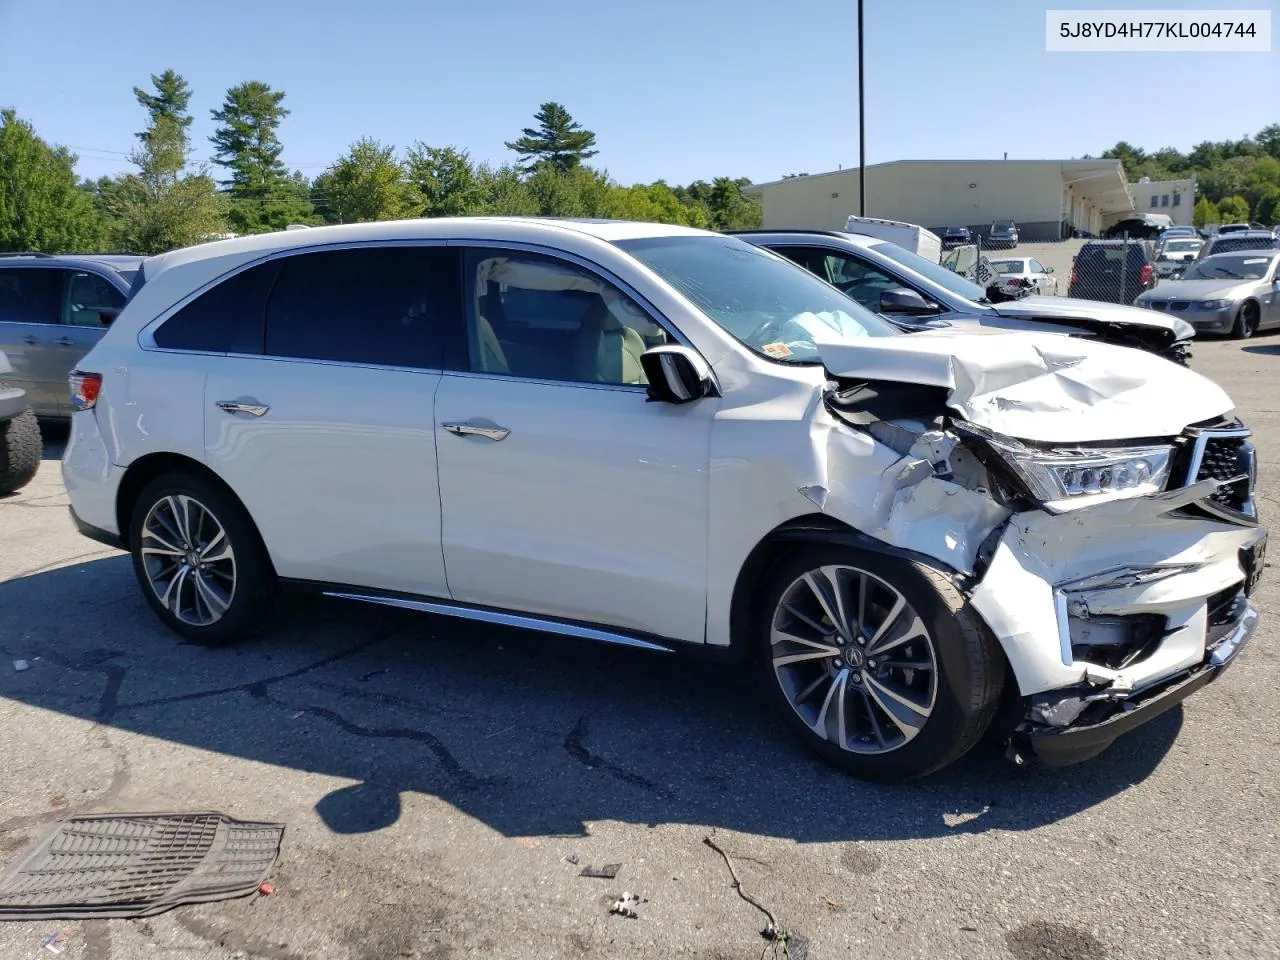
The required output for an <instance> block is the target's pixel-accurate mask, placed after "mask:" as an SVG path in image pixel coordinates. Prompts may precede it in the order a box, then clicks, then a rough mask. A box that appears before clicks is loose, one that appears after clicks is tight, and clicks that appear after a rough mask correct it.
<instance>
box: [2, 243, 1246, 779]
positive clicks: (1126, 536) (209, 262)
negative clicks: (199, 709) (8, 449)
mask: <svg viewBox="0 0 1280 960" xmlns="http://www.w3.org/2000/svg"><path fill="white" fill-rule="evenodd" d="M1028 266H1029V264H1028ZM0 269H3V268H0ZM815 274H816V276H815ZM102 309H104V310H114V309H115V308H102ZM104 316H105V314H104ZM108 319H110V320H111V322H110V324H109V325H106V326H104V327H102V330H101V332H100V333H99V337H100V339H99V340H98V342H97V344H96V345H95V346H93V347H92V349H90V350H89V351H88V353H87V355H85V356H84V357H83V358H82V359H81V360H80V361H79V363H78V365H77V367H76V369H75V370H74V371H72V372H71V374H70V377H69V388H70V396H71V406H72V408H73V413H72V415H71V417H72V426H71V431H70V440H69V443H68V446H67V449H66V453H65V456H64V459H63V476H64V480H65V483H66V487H67V490H68V493H69V496H70V500H71V510H72V517H73V519H74V521H75V523H76V525H77V527H78V528H79V529H80V531H81V532H82V533H83V534H85V535H86V536H88V537H91V538H93V539H96V540H99V541H101V542H104V543H109V544H112V545H115V546H120V547H123V548H125V549H127V550H128V551H129V552H130V553H131V555H132V562H133V568H134V571H135V574H136V576H137V579H138V582H139V587H140V589H141V591H142V593H143V595H144V597H145V598H146V600H147V603H148V604H149V605H150V606H151V607H152V609H153V610H154V611H155V613H156V615H157V616H158V617H159V618H160V619H161V620H162V621H163V622H164V623H165V624H167V625H168V626H169V627H170V628H171V629H172V630H173V631H174V632H176V633H178V634H180V635H182V636H183V637H185V638H187V639H188V640H190V641H193V642H197V643H210V644H217V643H230V642H235V641H238V640H241V639H244V638H245V637H247V636H249V635H251V634H252V633H253V632H254V631H255V630H256V629H257V628H258V627H260V626H261V625H262V624H263V623H264V622H265V620H266V618H267V616H268V614H269V612H270V611H271V609H272V607H273V603H274V600H275V598H276V596H277V594H278V593H279V591H280V590H281V589H282V588H285V587H292V588H300V589H310V590H314V591H318V592H321V593H325V594H328V595H330V596H334V597H340V598H344V599H347V600H350V601H353V602H367V603H375V604H384V605H392V606H396V607H401V608H404V609H409V610H418V611H425V612H430V613H435V614H444V615H450V616H455V617H460V618H464V619H470V620H477V621H481V622H486V623H496V624H504V625H508V626H514V627H521V628H527V629H539V630H547V631H553V632H558V633H561V634H565V635H568V636H571V637H576V638H579V639H589V640H596V641H603V642H611V643H620V644H626V645H630V646H635V647H641V648H644V649H649V650H653V651H659V652H661V651H672V650H676V649H681V648H689V647H703V648H710V649H713V650H720V651H723V652H727V653H729V654H730V655H732V656H734V657H737V658H741V659H743V660H745V661H746V662H748V663H750V664H751V665H752V667H753V669H754V670H755V671H756V674H757V676H758V678H759V681H760V683H761V688H762V691H763V694H764V697H765V699H766V700H767V701H768V702H769V703H770V704H771V705H772V706H773V707H774V708H775V709H776V712H777V714H778V716H779V717H780V718H781V720H782V722H783V723H784V724H785V725H786V726H787V728H788V729H790V730H791V731H792V732H793V733H794V734H795V736H796V737H797V738H798V739H799V740H800V741H801V742H802V743H803V744H804V745H805V746H806V747H807V748H808V749H810V750H812V751H813V752H814V753H815V754H816V755H818V756H820V757H822V758H823V759H825V760H826V761H828V762H831V763H833V764H835V765H837V766H839V767H841V768H843V769H845V770H847V771H849V772H851V773H854V774H856V775H859V776H865V777H870V778H878V779H901V778H904V777H912V776H920V775H923V774H926V773H929V772H931V771H934V770H937V769H939V768H941V767H943V766H946V765H947V764H949V763H951V762H953V761H954V760H956V759H957V758H959V757H960V756H962V755H963V754H964V753H965V752H966V751H967V750H969V749H970V748H971V747H972V746H973V745H974V744H975V743H976V742H977V741H978V740H979V739H980V738H982V737H983V736H984V735H987V734H991V735H993V736H996V737H997V738H998V739H1000V740H1001V741H1002V742H1004V743H1005V744H1006V745H1007V749H1008V752H1009V755H1010V756H1011V757H1012V758H1014V759H1016V760H1018V761H1019V762H1023V763H1027V762H1033V761H1040V762H1044V763H1051V764H1052V763H1070V762H1077V761H1079V760H1082V759H1085V758H1087V757H1089V756H1092V755H1094V754H1096V753H1098V752H1099V751H1101V750H1103V749H1105V748H1106V746H1107V745H1108V744H1110V743H1111V742H1112V741H1113V740H1114V739H1115V738H1116V737H1117V736H1119V735H1121V734H1122V733H1123V732H1125V731H1127V730H1129V729H1132V728H1133V727H1135V726H1137V725H1139V724H1141V723H1143V722H1144V721H1146V720H1147V719H1149V718H1151V717H1153V716H1155V715H1157V714H1158V713H1160V712H1162V711H1163V710H1165V709H1167V708H1168V707H1169V706H1171V705H1172V704H1174V703H1176V702H1178V701H1180V700H1181V699H1182V698H1184V697H1185V696H1187V695H1188V694H1189V693H1191V692H1192V691H1193V690H1194V689H1196V688H1198V687H1199V686H1202V685H1204V684H1206V683H1208V682H1210V681H1212V680H1214V679H1215V678H1216V677H1218V676H1219V675H1220V674H1221V672H1222V670H1223V669H1224V668H1225V667H1226V666H1228V665H1230V664H1231V663H1232V662H1233V661H1234V659H1235V657H1236V656H1237V655H1238V653H1239V651H1240V649H1241V648H1242V647H1243V646H1244V645H1245V644H1246V643H1247V642H1248V640H1249V639H1250V637H1251V636H1252V634H1253V632H1254V630H1255V628H1256V623H1257V612H1256V610H1255V608H1254V606H1253V602H1252V600H1251V595H1252V593H1253V591H1254V588H1255V586H1256V583H1257V578H1258V576H1259V575H1260V573H1261V570H1262V568H1263V557H1264V549H1265V543H1266V532H1265V531H1264V530H1262V529H1261V528H1260V527H1259V526H1258V525H1257V522H1256V510H1255V508H1254V494H1255V491H1254V480H1253V477H1254V475H1255V472H1254V470H1253V468H1252V464H1253V456H1254V454H1253V448H1252V446H1251V445H1250V444H1249V441H1248V436H1249V432H1248V430H1247V428H1245V427H1244V426H1243V425H1242V424H1240V423H1239V422H1238V421H1237V420H1234V419H1233V414H1232V404H1231V401H1230V399H1229V398H1228V397H1227V395H1226V394H1225V393H1224V392H1223V391H1222V390H1221V389H1220V388H1218V387H1217V386H1216V385H1214V384H1213V383H1211V382H1209V381H1208V380H1206V379H1204V378H1203V377H1201V376H1199V375H1198V374H1196V373H1194V372H1192V371H1191V370H1188V369H1186V368H1185V367H1180V366H1178V365H1176V364H1172V363H1168V362H1166V360H1165V359H1163V358H1162V356H1169V355H1171V354H1176V352H1177V350H1178V348H1179V347H1182V348H1185V343H1186V339H1187V336H1188V335H1189V332H1191V328H1190V327H1189V325H1187V324H1186V323H1184V322H1183V321H1182V320H1181V319H1179V318H1178V317H1176V316H1174V315H1173V314H1172V313H1170V312H1167V311H1157V310H1138V309H1135V308H1132V307H1127V306H1122V305H1118V304H1106V303H1098V304H1086V303H1082V302H1072V301H1068V300H1063V299H1060V298H1044V297H1037V296H1029V297H1025V298H1021V299H1019V300H1016V301H1012V302H1009V303H1005V304H995V305H993V304H990V303H987V302H984V291H983V289H982V288H981V287H979V286H977V285H974V284H971V283H968V282H967V281H965V280H964V279H963V278H961V277H959V276H957V275H956V274H954V273H951V272H950V271H948V270H946V269H945V268H944V267H941V266H940V265H938V264H937V263H932V262H930V261H929V260H928V259H927V258H924V257H920V256H918V255H916V254H913V253H911V252H910V251H907V250H905V249H903V248H901V247H898V246H896V245H895V244H893V243H890V242H887V241H884V240H882V239H877V238H873V237H859V236H855V235H851V234H847V233H815V232H810V231H773V232H764V231H757V232H749V233H740V234H735V235H724V234H716V233H709V232H705V231H699V230H693V229H688V228H681V227H675V226H670V225H662V224H647V223H646V224H638V223H622V222H614V221H579V220H542V219H537V218H460V219H450V218H441V219H432V220H411V221H391V222H379V223H367V224H355V225H347V226H339V227H323V228H316V229H312V230H299V231H290V232H284V231H281V232H279V233H272V234H265V235H260V236H254V237H245V238H239V239H235V240H227V241H220V242H216V243H210V244H203V245H201V246H198V247H192V248H188V249H184V250H178V251H174V252H172V253H169V254H165V255H162V256H159V257H153V258H148V259H146V260H144V261H141V263H140V264H139V265H138V266H137V269H136V276H135V277H134V278H133V281H132V283H131V284H130V293H129V295H128V297H127V300H126V302H125V304H124V306H123V309H121V310H120V311H119V313H118V315H115V316H113V317H110V318H108ZM1107 341H1110V342H1107ZM1122 344H1132V345H1135V346H1140V347H1144V348H1145V349H1139V350H1133V349H1128V348H1127V347H1126V346H1123V345H1122ZM1187 558H1191V559H1190V560H1188V559H1187ZM1175 561H1176V562H1175ZM1157 581H1158V584H1159V590H1158V591H1152V590H1151V589H1150V585H1151V584H1152V583H1155V582H1157Z"/></svg>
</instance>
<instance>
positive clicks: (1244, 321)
mask: <svg viewBox="0 0 1280 960" xmlns="http://www.w3.org/2000/svg"><path fill="white" fill-rule="evenodd" d="M1257 329H1258V305H1257V304H1256V303H1245V304H1241V306H1240V311H1239V312H1238V313H1237V314H1236V322H1235V325H1234V326H1232V328H1231V337H1232V339H1233V340H1248V339H1249V338H1250V337H1252V336H1253V335H1254V333H1255V332H1256V331H1257Z"/></svg>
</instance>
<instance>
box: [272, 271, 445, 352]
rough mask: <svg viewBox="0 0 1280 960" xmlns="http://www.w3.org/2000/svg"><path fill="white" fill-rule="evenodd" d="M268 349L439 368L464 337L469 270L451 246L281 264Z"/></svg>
mask: <svg viewBox="0 0 1280 960" xmlns="http://www.w3.org/2000/svg"><path fill="white" fill-rule="evenodd" d="M281 263H282V264H283V266H282V267H281V270H280V276H279V279H278V280H277V281H276V283H275V287H274V288H273V289H272V291H271V297H270V300H269V302H268V304H267V323H266V341H265V346H264V352H265V353H267V354H269V355H271V356H276V357H291V358H297V359H306V360H331V361H337V362H346V363H372V364H381V365H385V366H397V367H418V368H439V367H441V366H442V365H443V351H444V343H445V339H446V338H447V337H449V336H453V335H460V333H461V331H462V329H463V325H462V297H461V284H462V271H461V267H460V260H459V253H458V251H457V250H456V249H449V248H446V247H429V246H407V247H365V248H360V249H354V250H325V251H320V252H316V253H304V254H299V255H297V256H293V257H289V258H288V259H285V260H283V261H281Z"/></svg>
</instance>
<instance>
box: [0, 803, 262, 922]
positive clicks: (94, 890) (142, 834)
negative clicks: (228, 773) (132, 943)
mask: <svg viewBox="0 0 1280 960" xmlns="http://www.w3.org/2000/svg"><path fill="white" fill-rule="evenodd" d="M283 837H284V826H283V825H281V824H272V823H245V822H241V821H237V820H233V819H232V818H230V817H227V816H225V815H223V814H220V813H170V814H126V815H102V816H89V817H78V818H75V819H71V820H66V821H63V822H62V823H59V824H57V825H56V826H55V827H54V828H53V829H52V830H51V831H50V832H49V833H48V834H46V836H45V837H43V838H42V839H41V840H40V841H39V842H38V843H36V844H35V845H33V846H32V847H31V848H30V849H29V850H28V851H27V852H26V853H25V854H24V855H23V856H21V857H20V859H19V860H17V861H16V862H15V863H14V864H13V865H12V866H11V867H10V868H9V869H8V870H7V871H6V872H5V874H4V875H3V877H0V920H17V919H76V918H82V917H142V916H151V915H154V914H157V913H161V912H163V911H165V910H168V909H170V908H171V907H174V906H177V905H178V904H181V903H200V902H206V901H211V900H225V899H230V898H233V897H238V896H245V895H248V894H250V893H252V892H253V891H255V890H256V889H257V888H258V886H259V885H260V884H261V883H262V881H263V880H264V879H265V878H266V876H267V873H268V872H269V871H270V869H271V867H272V865H273V864H274V863H275V861H276V858H277V857H278V856H279V853H280V843H281V841H282V840H283Z"/></svg>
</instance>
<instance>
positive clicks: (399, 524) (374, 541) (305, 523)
mask: <svg viewBox="0 0 1280 960" xmlns="http://www.w3.org/2000/svg"><path fill="white" fill-rule="evenodd" d="M252 269H253V270H256V271H258V272H257V274H256V275H255V276H253V277H251V278H250V279H249V280H248V281H246V282H245V286H246V292H245V293H244V301H245V302H244V306H243V307H242V308H241V314H242V315H243V316H245V317H247V318H248V319H249V321H250V322H248V323H247V324H245V325H244V329H243V330H242V331H241V332H240V333H238V334H237V335H236V339H237V340H238V342H237V343H234V344H232V345H231V350H230V352H229V353H228V354H227V355H226V356H225V357H224V358H222V359H219V360H217V361H214V362H211V363H210V365H209V370H210V373H209V375H208V377H207V379H206V382H205V394H204V395H205V455H206V459H207V462H208V464H209V466H210V467H211V468H212V469H213V470H214V471H216V472H217V474H218V475H219V476H220V477H222V478H223V479H224V480H225V481H226V482H227V483H228V484H230V486H231V487H232V489H234V490H235V491H236V493H237V494H238V495H239V497H240V498H241V500H242V501H243V502H244V503H245V505H246V507H247V508H248V510H249V513H250V514H251V515H252V516H253V519H254V520H255V522H256V523H257V525H258V528H259V530H260V531H261V533H262V536H263V539H264V541H265V542H266V545H267V549H268V551H269V552H270V554H271V558H272V560H273V562H274V563H275V567H276V571H277V573H278V574H279V575H280V576H282V577H288V578H295V579H301V580H308V581H319V582H326V583H335V584H342V585H352V586H357V587H371V588H381V589H386V590H393V591H402V592H407V593H415V594H426V595H432V596H447V595H448V588H447V586H446V584H445V577H444V562H443V557H442V555H441V549H440V494H439V490H438V479H437V474H436V450H435V428H434V421H433V416H432V412H433V403H434V399H435V393H436V389H437V387H438V386H439V383H440V367H441V357H442V351H443V337H444V336H445V335H446V332H447V331H452V332H454V333H455V335H456V334H457V333H458V332H459V331H460V330H461V327H462V324H461V321H460V319H459V318H458V316H457V314H458V312H459V310H460V307H459V304H460V294H459V283H460V279H461V278H460V270H459V268H458V254H457V252H456V251H454V250H450V249H447V248H446V247H444V246H443V245H430V244H409V245H400V246H383V245H378V246H360V247H353V248H347V249H336V250H335V249H325V250H322V251H310V252H302V253H297V254H294V255H292V256H289V257H285V258H283V259H281V260H279V261H275V262H271V263H268V264H264V265H262V266H259V267H256V268H252Z"/></svg>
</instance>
